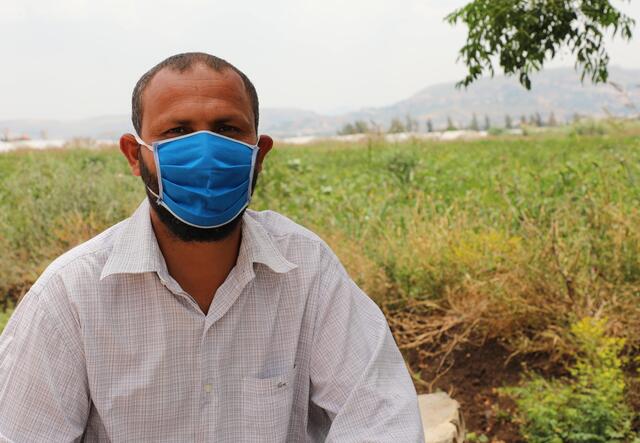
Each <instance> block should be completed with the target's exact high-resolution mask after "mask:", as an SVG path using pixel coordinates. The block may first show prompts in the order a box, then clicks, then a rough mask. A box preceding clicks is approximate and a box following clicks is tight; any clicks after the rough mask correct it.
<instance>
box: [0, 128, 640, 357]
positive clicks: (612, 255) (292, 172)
mask: <svg viewBox="0 0 640 443" xmlns="http://www.w3.org/2000/svg"><path fill="white" fill-rule="evenodd" d="M638 147H639V143H638V138H637V137H636V136H634V135H628V134H627V135H624V136H609V135H604V136H597V137H592V136H590V137H581V136H578V135H569V136H566V135H561V136H556V137H540V138H535V137H534V138H514V139H504V140H501V139H491V140H484V141H474V142H453V143H433V142H409V143H403V144H398V145H388V144H387V145H385V144H383V143H382V142H380V141H376V140H369V141H368V142H364V143H362V144H360V145H343V144H337V143H322V144H319V145H317V146H312V147H305V148H299V147H298V148H282V149H276V150H274V151H273V152H272V153H271V154H270V155H269V157H268V159H267V162H266V164H265V167H264V170H263V173H262V174H261V176H260V179H259V184H258V187H257V190H256V196H255V199H254V201H253V203H252V206H253V208H255V209H263V208H270V209H274V210H277V211H279V212H281V213H283V214H285V215H287V216H289V217H291V218H292V219H294V220H295V221H297V222H299V223H302V224H303V225H306V226H308V227H310V228H311V229H313V230H315V231H317V232H318V233H319V234H320V235H321V236H322V237H323V238H325V239H326V240H327V241H328V242H329V244H330V245H332V247H333V248H334V249H335V250H336V252H337V253H338V255H339V256H340V257H341V259H342V260H343V262H344V263H345V266H346V267H347V269H348V270H349V271H350V273H351V274H352V276H353V277H354V279H355V280H356V281H357V282H358V283H359V284H360V285H361V286H362V287H363V288H364V289H365V291H366V292H367V293H369V294H370V295H371V296H372V298H374V299H375V300H376V301H377V302H378V303H379V304H380V305H381V306H383V307H384V308H385V310H386V311H387V312H389V313H397V314H398V315H399V316H400V317H398V318H400V319H401V321H402V322H403V323H402V325H404V327H401V326H402V325H400V324H396V325H394V324H393V321H392V326H395V328H394V332H396V334H397V337H398V338H399V341H400V343H401V346H402V347H403V349H410V348H417V347H421V346H425V345H429V344H433V343H436V342H438V340H436V339H440V338H443V337H446V336H447V334H450V333H451V334H452V333H453V332H455V333H456V334H459V333H460V331H466V332H468V333H469V334H470V335H469V334H467V335H465V337H467V336H469V337H470V336H472V335H473V336H477V337H500V338H501V340H503V341H504V342H506V343H507V345H508V346H509V347H510V348H511V349H512V350H513V351H514V352H532V351H538V350H551V351H553V352H556V353H559V354H562V353H563V352H565V351H567V352H568V351H570V347H571V345H570V342H569V341H568V340H566V338H567V337H568V336H567V333H566V332H567V331H568V325H569V324H571V323H572V322H574V321H576V320H578V319H580V318H582V317H584V316H588V315H595V316H600V315H606V316H607V317H608V318H610V319H611V322H610V328H611V331H610V332H612V333H614V334H615V335H617V336H622V337H625V338H626V339H627V343H628V344H629V346H630V347H632V348H637V347H638V345H639V344H640V334H639V333H638V332H640V315H639V314H640V312H639V311H640V307H639V305H638V299H639V297H640V230H638V229H637V227H638V226H640V212H639V209H638V208H640V186H638V185H639V183H638V181H639V180H640V150H639V149H638ZM143 196H144V193H143V188H142V186H141V183H140V182H139V179H137V178H135V177H132V176H131V175H130V173H129V171H128V168H127V165H126V162H125V160H124V159H123V158H122V157H121V155H120V153H119V152H118V151H117V150H116V149H105V150H82V149H76V150H67V151H64V150H57V151H48V152H37V151H24V152H15V153H8V154H4V155H1V156H0V294H12V295H14V296H15V295H18V296H19V295H20V294H22V293H23V292H24V291H25V290H26V289H27V288H28V287H29V285H30V284H31V283H32V282H33V281H34V280H35V278H37V276H38V275H39V274H40V272H42V270H43V269H44V268H45V267H46V265H47V264H48V263H49V262H50V261H51V260H52V259H53V258H55V257H56V256H57V255H59V254H60V253H62V252H63V251H65V250H67V249H69V248H70V247H71V246H73V245H75V244H77V243H79V242H81V241H83V240H85V239H87V238H89V237H91V236H92V235H94V234H96V233H98V232H100V231H101V230H103V229H105V228H106V227H108V226H110V225H112V224H114V223H116V222H117V221H119V220H121V219H122V218H124V217H126V216H128V214H130V213H131V212H132V210H133V209H134V208H135V207H136V205H137V204H138V203H139V201H140V200H141V199H142V198H143ZM426 317H428V318H429V321H428V322H425V321H424V318H426ZM394 318H395V317H394ZM436 318H437V319H438V321H435V320H434V321H432V320H433V319H436Z"/></svg>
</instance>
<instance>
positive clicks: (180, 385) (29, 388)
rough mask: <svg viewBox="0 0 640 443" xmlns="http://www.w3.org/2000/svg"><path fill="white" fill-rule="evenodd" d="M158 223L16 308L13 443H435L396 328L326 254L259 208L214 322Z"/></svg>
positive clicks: (2, 403) (67, 270)
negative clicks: (178, 268)
mask: <svg viewBox="0 0 640 443" xmlns="http://www.w3.org/2000/svg"><path fill="white" fill-rule="evenodd" d="M149 210H150V208H149V204H148V202H147V201H146V200H145V201H144V202H143V203H142V204H141V205H140V207H139V208H138V210H137V211H136V212H135V213H134V214H133V216H132V217H130V218H128V219H126V220H124V221H122V222H120V223H118V224H117V225H115V226H113V227H111V228H109V229H108V230H106V231H104V232H103V233H101V234H100V235H98V236H96V237H94V238H93V239H91V240H89V241H87V242H86V243H83V244H81V245H79V246H77V247H76V248H74V249H72V250H71V251H69V252H67V253H65V254H63V255H62V256H61V257H59V258H58V259H56V260H55V261H54V262H53V263H52V264H51V265H50V266H49V267H48V268H47V270H46V271H45V272H44V273H43V274H42V275H41V276H40V278H39V279H38V280H37V281H36V283H35V284H34V285H33V287H32V288H31V289H30V291H29V292H28V293H27V294H26V295H25V297H24V298H23V300H22V301H21V302H20V304H19V305H18V307H17V308H16V310H15V312H14V314H13V316H12V318H11V319H10V321H9V323H8V324H7V326H6V328H5V330H4V332H3V334H2V336H0V440H1V441H9V442H16V443H18V442H20V443H21V442H67V441H88V442H94V441H96V442H107V441H112V442H123V441H134V442H143V441H153V442H161V441H165V442H186V441H198V442H204V441H215V442H233V443H235V442H270V443H271V442H280V441H291V442H307V441H309V442H315V441H331V442H421V441H423V438H424V437H423V434H422V425H421V419H420V414H419V409H418V403H417V396H416V391H415V388H414V386H413V383H412V381H411V378H410V376H409V374H408V372H407V369H406V367H405V363H404V361H403V358H402V355H401V354H400V352H399V350H398V347H397V346H396V343H395V341H394V339H393V336H392V335H391V331H390V330H389V326H388V323H387V321H386V319H385V318H384V316H383V314H382V312H381V311H380V309H379V308H378V307H377V306H376V304H375V303H374V302H373V301H372V300H371V299H370V298H369V297H367V296H366V294H364V293H363V292H362V291H361V290H360V289H359V288H358V287H357V286H356V285H355V283H354V282H353V281H352V280H351V279H350V278H349V276H348V275H347V273H346V271H345V270H344V268H343V267H342V265H341V264H340V262H339V260H338V259H337V257H336V256H335V255H334V254H333V253H332V252H331V250H330V249H329V248H328V247H327V245H326V244H325V243H324V242H323V241H322V240H320V239H319V238H318V237H317V236H316V235H314V234H313V233H311V232H310V231H308V230H306V229H304V228H302V227H300V226H299V225H297V224H295V223H293V222H292V221H290V220H289V219H287V218H286V217H283V216H282V215H279V214H277V213H275V212H272V211H262V212H256V211H251V210H247V212H246V213H245V215H244V216H243V221H242V240H241V244H240V251H239V255H238V259H237V263H236V265H235V266H234V268H233V269H232V270H231V272H230V273H229V275H228V277H227V279H226V280H225V281H224V283H223V284H222V285H221V286H220V288H219V289H218V290H217V292H216V294H215V297H214V299H213V302H212V303H211V307H210V308H209V311H208V313H207V314H206V315H205V314H204V313H203V312H202V310H201V309H200V308H199V306H198V304H197V303H196V301H195V300H194V299H193V297H191V296H190V295H189V294H187V293H186V292H185V291H183V290H182V288H181V287H180V285H179V284H178V283H177V282H176V281H175V280H174V279H173V278H172V277H171V276H170V275H169V273H168V271H167V267H166V263H165V261H164V258H163V256H162V253H161V252H160V249H159V247H158V243H157V241H156V238H155V234H154V232H153V229H152V226H151V220H150V216H149Z"/></svg>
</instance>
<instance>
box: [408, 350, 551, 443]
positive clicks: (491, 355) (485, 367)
mask: <svg viewBox="0 0 640 443" xmlns="http://www.w3.org/2000/svg"><path fill="white" fill-rule="evenodd" d="M409 362H410V363H417V353H416V352H413V353H412V354H410V355H409ZM548 362H549V360H548V356H544V355H527V356H525V357H514V358H512V359H509V352H508V351H507V350H506V349H505V347H503V346H502V345H501V344H500V343H499V342H497V341H487V342H485V343H484V344H483V345H481V346H474V345H471V344H465V345H462V346H461V347H460V348H459V349H457V350H455V351H453V352H452V353H451V354H450V355H449V356H448V357H447V358H446V359H445V360H444V362H443V364H442V368H440V369H439V368H438V367H439V366H440V364H441V360H440V359H436V360H434V361H431V362H421V364H420V366H422V367H423V369H422V371H421V372H420V376H421V379H422V380H424V381H425V382H427V383H428V384H429V385H430V386H417V390H418V393H419V394H426V393H429V392H435V391H439V390H440V391H445V392H447V393H449V395H451V397H453V398H454V399H456V400H457V401H458V402H459V403H460V406H461V410H462V413H463V417H464V420H465V424H466V429H467V432H474V433H475V434H476V435H480V434H484V435H485V436H487V437H488V438H489V440H490V441H491V442H495V443H497V442H505V443H520V442H524V441H525V440H523V439H522V437H521V435H520V433H519V431H518V426H517V424H515V423H513V422H512V421H511V418H512V416H513V411H514V404H513V402H512V401H511V400H509V399H508V398H505V397H504V396H499V395H498V392H497V388H499V387H504V386H513V385H516V384H518V382H519V381H520V379H521V377H522V374H523V373H524V370H525V368H529V369H532V370H537V371H542V372H544V373H545V375H548V376H559V375H564V370H563V369H562V368H561V367H559V366H554V367H549V364H548ZM412 367H414V368H415V367H416V366H415V365H413V364H412ZM447 368H449V369H447Z"/></svg>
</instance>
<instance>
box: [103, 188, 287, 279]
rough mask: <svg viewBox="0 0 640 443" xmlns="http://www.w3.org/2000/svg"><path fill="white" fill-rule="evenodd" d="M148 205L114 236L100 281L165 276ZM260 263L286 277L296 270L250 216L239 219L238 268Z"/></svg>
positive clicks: (141, 208)
mask: <svg viewBox="0 0 640 443" xmlns="http://www.w3.org/2000/svg"><path fill="white" fill-rule="evenodd" d="M149 211H150V205H149V201H148V200H147V199H146V198H145V199H144V200H143V202H142V203H141V204H140V206H138V209H136V211H135V212H134V213H133V215H132V216H131V217H130V218H129V219H127V220H125V222H124V223H125V225H124V227H123V228H122V230H121V231H120V233H119V234H118V235H117V237H116V240H115V242H114V244H113V248H112V250H111V253H110V254H109V258H108V259H107V262H106V263H105V265H104V267H103V269H102V273H101V274H100V280H102V279H103V278H106V277H107V276H109V275H112V274H140V273H144V272H156V273H158V274H159V275H161V276H162V275H166V274H168V271H167V265H166V262H165V260H164V257H163V256H162V252H161V251H160V247H159V246H158V241H157V240H156V236H155V233H154V231H153V226H152V225H151V217H150V213H149ZM253 263H262V264H264V265H266V266H268V267H269V268H270V269H271V270H272V271H273V272H276V273H285V272H288V271H290V270H292V269H295V268H297V265H295V264H293V263H291V262H290V261H288V260H287V259H286V258H285V257H284V255H282V252H281V251H280V250H279V249H278V248H277V247H276V245H275V244H274V242H273V239H272V238H271V235H270V234H269V233H268V232H267V230H266V229H265V228H264V227H263V226H262V225H261V224H260V223H259V222H258V221H257V220H255V219H254V218H253V217H252V216H251V215H249V214H247V212H245V214H244V215H243V217H242V241H241V244H240V251H239V254H238V260H237V265H238V266H243V265H248V264H253Z"/></svg>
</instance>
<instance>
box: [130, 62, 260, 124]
mask: <svg viewBox="0 0 640 443" xmlns="http://www.w3.org/2000/svg"><path fill="white" fill-rule="evenodd" d="M198 63H202V64H204V65H206V66H208V67H209V68H211V69H213V70H214V71H216V72H222V71H224V70H225V69H231V70H232V71H234V72H235V73H237V74H238V75H239V76H240V78H241V79H242V83H244V87H245V90H246V91H247V94H248V95H249V100H251V107H252V109H253V116H254V124H255V129H256V133H257V132H258V120H259V112H258V93H257V92H256V88H255V87H254V86H253V83H251V80H249V78H248V77H247V76H246V75H245V74H244V72H242V71H241V70H239V69H238V68H236V67H235V66H233V65H232V64H231V63H229V62H228V61H226V60H223V59H221V58H220V57H216V56H215V55H211V54H207V53H205V52H185V53H182V54H176V55H172V56H171V57H169V58H166V59H164V60H163V61H161V62H160V63H158V64H157V65H155V66H154V67H153V68H151V69H149V70H148V71H147V72H145V73H144V74H143V75H142V77H140V80H138V83H136V86H135V88H133V94H132V96H131V122H132V123H133V127H134V128H135V130H136V132H137V133H138V135H141V134H140V132H141V131H142V111H143V107H142V94H143V93H144V90H145V89H146V88H147V86H148V85H149V82H150V81H151V79H153V77H154V76H155V75H156V74H157V73H158V72H159V71H161V70H162V69H164V68H168V69H171V70H174V71H178V72H180V73H182V72H184V71H187V70H188V69H191V67H192V66H193V65H196V64H198Z"/></svg>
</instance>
